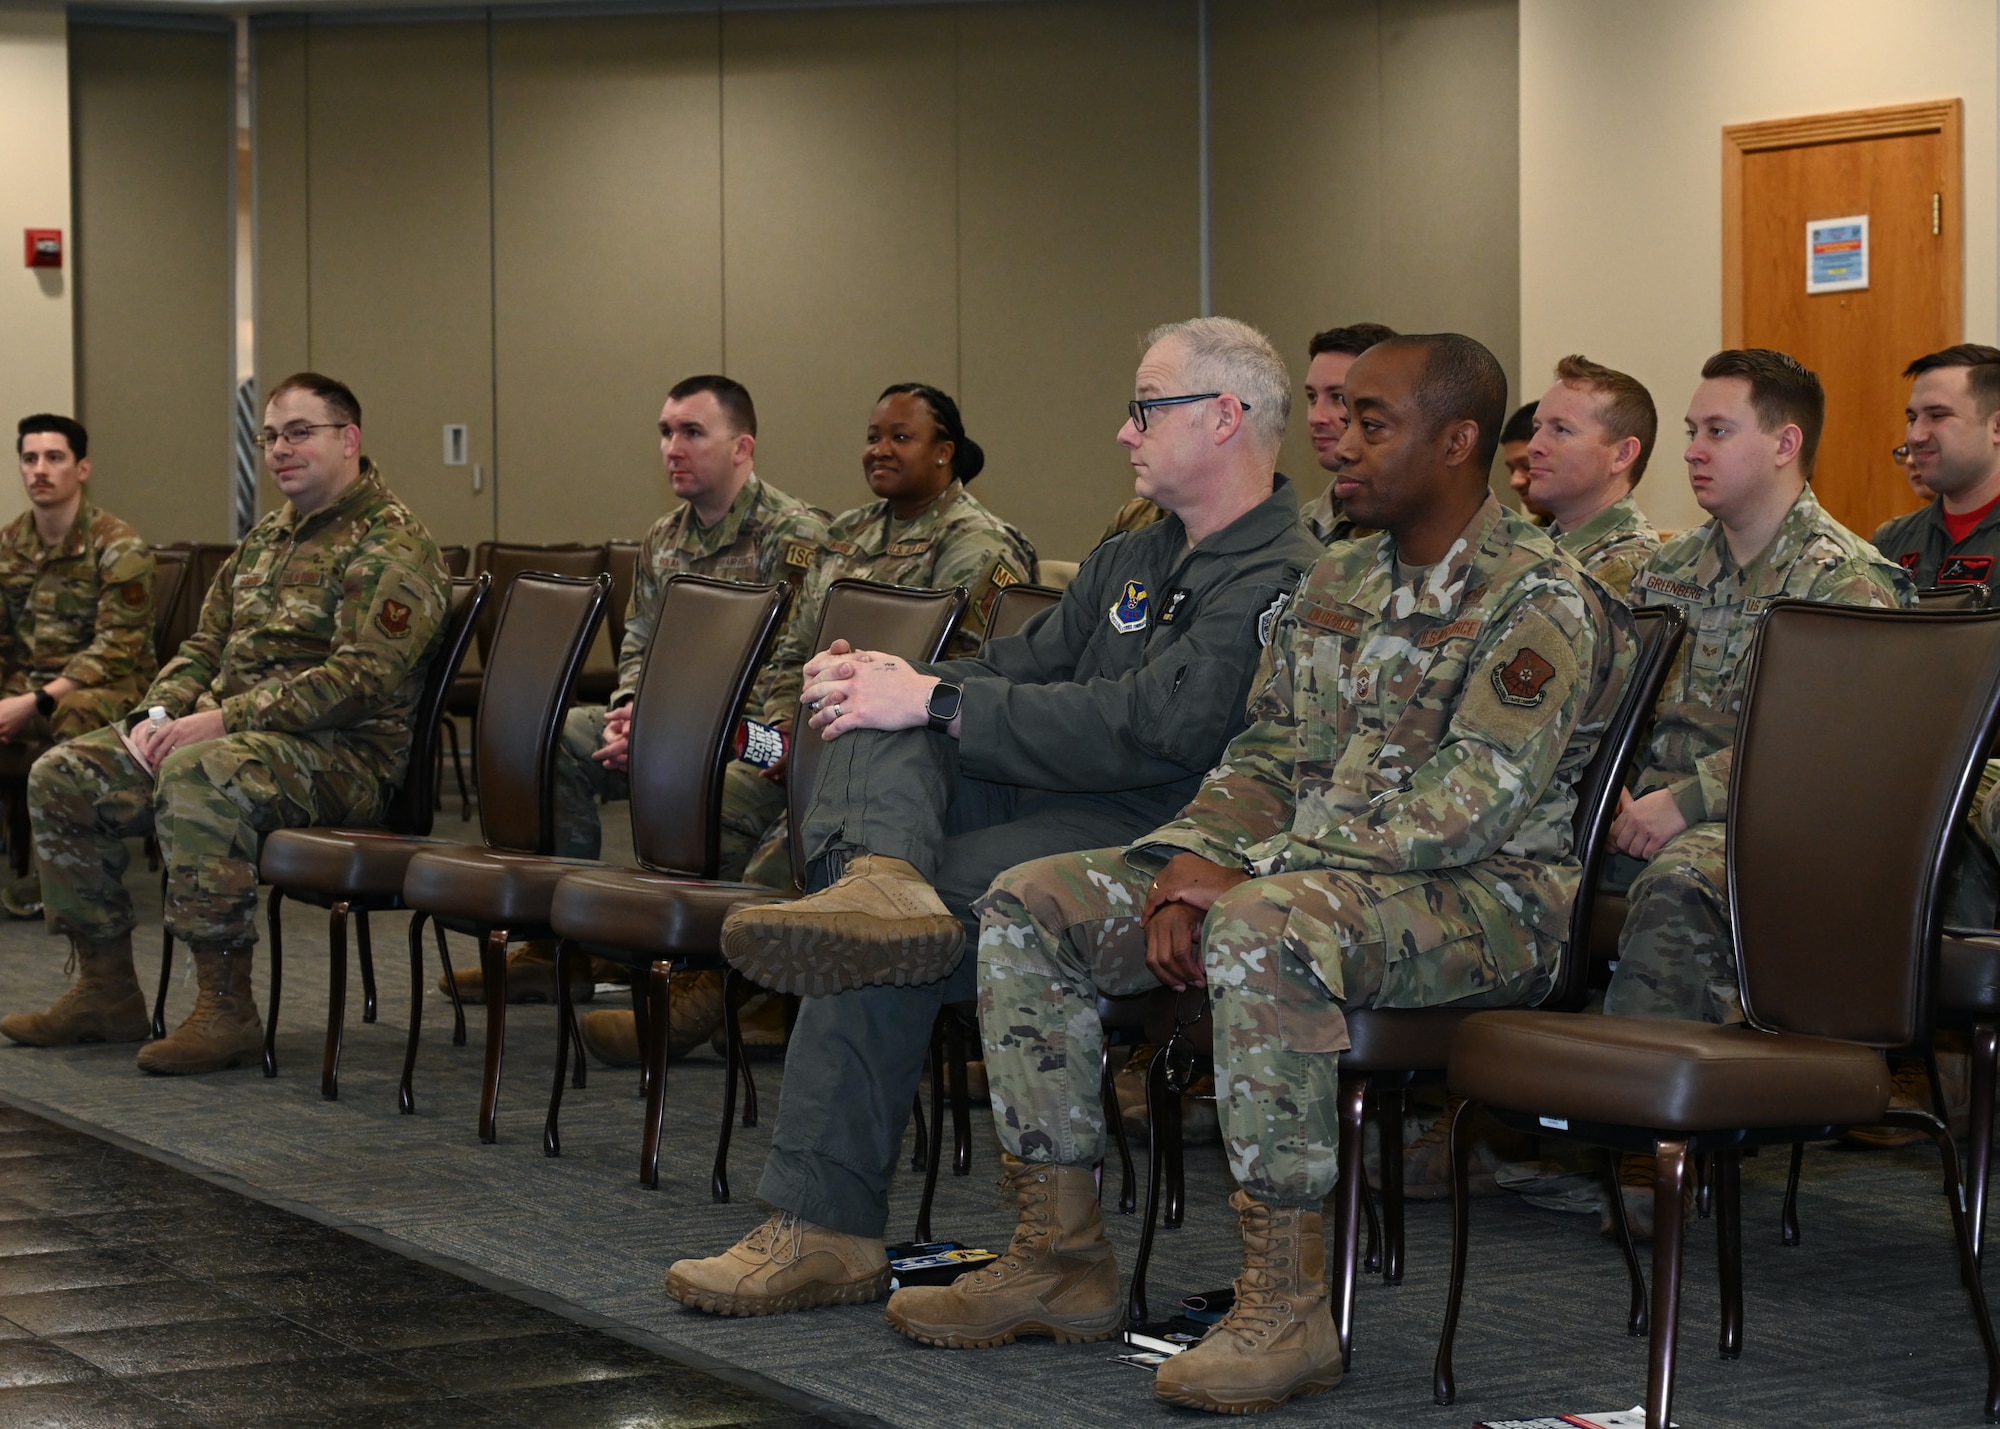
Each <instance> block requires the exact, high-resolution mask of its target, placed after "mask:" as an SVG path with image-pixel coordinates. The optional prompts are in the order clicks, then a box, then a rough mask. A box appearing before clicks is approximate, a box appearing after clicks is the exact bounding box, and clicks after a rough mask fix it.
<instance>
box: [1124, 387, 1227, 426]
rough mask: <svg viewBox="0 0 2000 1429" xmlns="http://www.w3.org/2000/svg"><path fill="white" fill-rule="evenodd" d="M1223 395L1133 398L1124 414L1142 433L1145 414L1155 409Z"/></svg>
mask: <svg viewBox="0 0 2000 1429" xmlns="http://www.w3.org/2000/svg"><path fill="white" fill-rule="evenodd" d="M1224 395H1226V394H1224V393H1221V392H1190V393H1189V394H1188V395H1187V396H1185V397H1144V398H1137V397H1135V398H1134V399H1133V400H1131V401H1130V402H1127V403H1126V404H1125V413H1126V415H1127V416H1129V417H1130V418H1131V419H1132V427H1133V429H1134V430H1135V431H1141V432H1143V431H1145V430H1146V414H1147V413H1148V412H1150V411H1152V410H1153V408H1155V407H1180V406H1184V405H1186V404H1187V403H1189V402H1207V401H1210V400H1212V399H1214V398H1216V397H1221V396H1224ZM1236 401H1237V403H1238V405H1240V406H1241V407H1242V408H1243V410H1244V411H1246V412H1247V411H1249V410H1250V404H1249V403H1248V402H1245V401H1244V400H1243V399H1242V398H1241V397H1238V398H1237V399H1236Z"/></svg>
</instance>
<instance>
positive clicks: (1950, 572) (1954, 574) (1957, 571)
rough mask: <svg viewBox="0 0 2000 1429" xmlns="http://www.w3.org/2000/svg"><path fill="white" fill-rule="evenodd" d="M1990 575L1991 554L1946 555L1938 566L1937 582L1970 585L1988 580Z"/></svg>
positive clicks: (1991, 572)
mask: <svg viewBox="0 0 2000 1429" xmlns="http://www.w3.org/2000/svg"><path fill="white" fill-rule="evenodd" d="M1912 564H1913V565H1914V564H1915V563H1914V562H1912ZM1992 575H1993V558H1992V557H1991V556H1946V557H1945V558H1944V564H1943V565H1941V566H1939V567H1938V584H1939V585H1972V584H1973V583H1975V582H1977V581H1984V580H1990V579H1991V578H1992Z"/></svg>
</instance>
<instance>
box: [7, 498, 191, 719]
mask: <svg viewBox="0 0 2000 1429" xmlns="http://www.w3.org/2000/svg"><path fill="white" fill-rule="evenodd" d="M0 604H4V606H5V616H4V626H0V671H4V672H5V673H4V674H0V697H4V696H9V695H21V694H26V693H27V692H29V691H30V690H38V689H40V688H41V687H42V686H43V685H46V684H47V683H48V682H49V681H51V680H54V679H70V680H74V681H75V682H76V683H77V685H78V686H80V687H81V688H79V689H76V690H72V691H71V692H70V693H69V694H67V695H64V696H63V697H62V698H61V699H60V700H58V701H57V702H56V709H55V713H54V714H53V715H51V716H50V717H49V718H48V719H47V720H43V719H42V718H41V717H40V716H37V717H36V720H35V725H34V733H35V735H36V736H37V737H41V738H52V739H58V740H61V739H73V738H75V737H76V736H77V735H79V734H82V733H84V732H85V731H87V730H93V729H98V728H101V727H102V726H104V725H107V724H110V723H111V722H112V721H113V720H115V719H117V718H118V717H119V716H120V715H123V714H127V713H130V711H131V710H132V709H133V707H134V706H135V705H137V704H138V703H139V696H140V694H141V693H142V692H143V691H144V690H145V688H146V684H147V682H148V681H149V680H151V679H152V678H153V672H154V670H155V668H156V661H155V659H154V655H153V556H152V552H150V551H148V550H147V549H146V544H145V542H144V541H142V540H140V539H139V533H138V532H137V531H134V530H133V529H132V528H131V527H130V526H128V525H126V524H125V523H124V522H123V521H120V520H119V519H118V518H117V517H116V516H113V515H112V514H111V513H110V512H108V511H100V510H98V509H97V507H96V506H94V505H92V504H91V500H90V496H89V493H88V492H86V493H85V494H84V497H83V500H82V502H81V503H80V504H79V505H78V507H77V510H76V520H75V521H74V522H73V523H72V524H71V525H70V528H69V533H68V534H67V535H66V536H64V537H63V540H62V544H61V545H59V546H55V547H50V546H46V545H43V544H42V538H41V536H40V535H39V534H38V533H37V532H36V530H35V513H34V512H32V511H27V512H23V513H22V514H21V515H20V517H18V518H17V519H16V520H15V521H13V522H12V523H11V524H10V525H8V526H7V528H6V529H5V530H0Z"/></svg>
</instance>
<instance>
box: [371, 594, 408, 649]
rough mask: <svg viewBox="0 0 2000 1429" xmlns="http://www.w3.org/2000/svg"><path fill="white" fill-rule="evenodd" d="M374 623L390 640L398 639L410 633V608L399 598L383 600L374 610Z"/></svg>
mask: <svg viewBox="0 0 2000 1429" xmlns="http://www.w3.org/2000/svg"><path fill="white" fill-rule="evenodd" d="M375 623H376V624H377V625H379V626H381V627H382V633H383V634H384V635H386V636H388V637H389V638H390V639H391V640H400V639H402V638H403V637H404V636H405V635H408V634H409V633H410V608H409V607H408V606H407V605H404V604H403V602H401V601H400V600H385V601H383V602H382V608H381V609H380V610H378V611H376V612H375Z"/></svg>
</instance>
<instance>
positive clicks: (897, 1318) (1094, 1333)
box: [884, 1305, 1125, 1350]
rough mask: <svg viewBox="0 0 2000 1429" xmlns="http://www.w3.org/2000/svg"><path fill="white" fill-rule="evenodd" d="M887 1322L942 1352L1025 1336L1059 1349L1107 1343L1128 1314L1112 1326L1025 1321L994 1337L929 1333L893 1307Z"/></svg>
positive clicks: (978, 1347) (988, 1346) (1120, 1315)
mask: <svg viewBox="0 0 2000 1429" xmlns="http://www.w3.org/2000/svg"><path fill="white" fill-rule="evenodd" d="M884 1318H886V1319H887V1320H888V1321H889V1324H890V1325H891V1326H892V1327H894V1328H895V1329H896V1330H897V1331H899V1332H900V1333H902V1334H903V1335H905V1336H907V1337H908V1338H910V1339H912V1340H915V1341H916V1342H917V1343H918V1344H920V1345H932V1346H935V1347H936V1348H938V1349H941V1350H985V1349H991V1348H993V1347H994V1346H996V1345H1011V1344H1013V1343H1014V1342H1015V1341H1016V1340H1017V1339H1019V1338H1021V1337H1022V1336H1023V1335H1034V1336H1037V1337H1039V1338H1042V1339H1049V1340H1054V1341H1055V1342H1056V1343H1057V1344H1059V1345H1086V1344H1091V1343H1093V1342H1094V1341H1097V1340H1108V1339H1110V1338H1111V1337H1112V1336H1113V1335H1115V1334H1117V1333H1118V1332H1119V1331H1120V1330H1122V1329H1124V1328H1125V1312H1124V1311H1123V1310H1122V1309H1121V1310H1119V1311H1118V1313H1117V1315H1116V1316H1115V1318H1114V1319H1113V1320H1112V1322H1111V1323H1110V1324H1109V1325H1104V1326H1097V1325H1088V1326H1085V1325H1064V1324H1059V1323H1056V1322H1054V1321H1049V1320H1022V1321H1020V1322H1018V1323H1016V1324H1014V1325H1010V1326H1009V1327H1008V1328H1006V1329H1004V1330H999V1331H996V1332H994V1333H993V1334H986V1335H982V1334H979V1333H976V1332H974V1333H965V1332H962V1331H954V1330H945V1329H926V1328H924V1327H922V1326H919V1325H913V1324H911V1323H910V1321H909V1319H908V1318H907V1317H906V1316H902V1315H898V1314H897V1313H896V1310H895V1307H894V1306H893V1305H892V1306H891V1307H890V1308H889V1309H888V1310H887V1311H885V1312H884Z"/></svg>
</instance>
